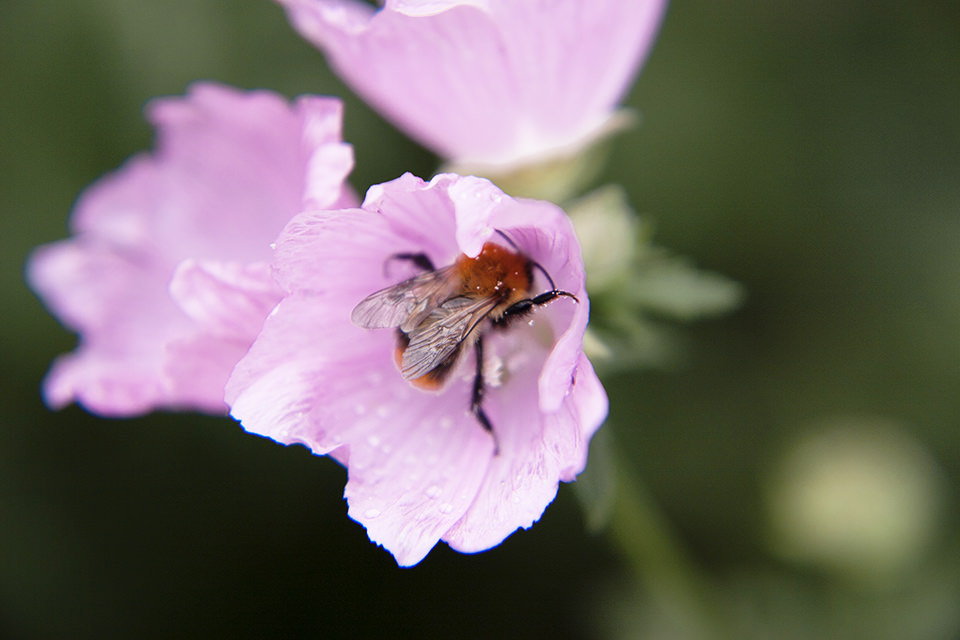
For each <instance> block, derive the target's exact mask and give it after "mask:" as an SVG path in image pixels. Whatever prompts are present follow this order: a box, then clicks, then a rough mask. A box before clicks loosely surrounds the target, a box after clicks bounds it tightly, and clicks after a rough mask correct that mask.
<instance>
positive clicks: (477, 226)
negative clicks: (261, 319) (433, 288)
mask: <svg viewBox="0 0 960 640" xmlns="http://www.w3.org/2000/svg"><path fill="white" fill-rule="evenodd" d="M507 238H509V240H507ZM488 243H492V244H495V245H498V246H499V247H501V248H502V249H505V250H506V254H505V255H513V256H514V258H516V256H518V255H521V256H526V258H528V259H530V260H533V261H536V263H538V264H539V265H540V266H542V268H543V271H542V272H541V271H540V270H539V269H533V271H532V273H533V282H532V283H531V285H530V287H529V289H530V290H529V295H531V296H536V295H538V294H541V293H544V292H546V291H548V290H550V289H551V287H550V284H549V280H548V278H547V276H546V275H545V274H544V272H545V273H546V274H549V276H550V278H551V279H552V280H553V282H555V283H556V288H558V289H562V290H564V291H567V292H569V293H572V294H574V295H575V296H576V298H577V300H578V301H579V302H577V301H575V300H572V299H570V298H568V297H566V296H562V297H558V298H557V299H555V300H553V301H552V302H550V303H549V304H544V305H542V306H536V307H534V308H533V309H532V310H531V312H530V313H529V314H527V315H526V316H525V317H524V318H523V320H522V321H519V322H515V323H512V324H511V326H509V327H508V328H506V329H505V330H498V329H496V328H493V327H492V325H491V323H490V321H489V320H482V321H481V322H480V324H479V325H478V329H477V331H478V334H479V335H482V336H483V342H484V356H485V357H484V359H483V363H484V366H483V368H484V377H483V381H484V383H485V388H486V392H485V395H484V397H483V401H482V408H483V410H484V412H485V414H486V416H487V417H488V418H489V422H490V424H491V425H492V428H493V433H490V432H488V431H487V430H486V429H485V428H484V427H483V426H482V425H481V423H480V421H479V420H478V418H477V417H476V416H475V415H474V414H473V413H471V410H470V407H471V400H472V398H473V386H474V382H475V378H476V369H477V365H476V359H475V351H474V350H473V349H472V348H470V346H471V344H472V342H471V341H470V339H467V340H466V342H465V343H464V344H465V345H466V346H465V348H464V352H463V354H462V357H461V358H460V359H459V361H458V362H457V364H456V365H455V366H454V368H453V370H452V373H451V374H450V376H449V378H448V380H447V382H446V385H445V386H443V387H442V388H441V389H440V390H439V391H436V390H433V391H431V390H424V389H422V388H419V386H416V385H415V384H411V382H409V381H408V380H405V379H404V377H403V376H402V374H401V371H400V370H398V365H397V360H398V358H397V354H396V351H397V349H398V335H397V330H396V329H392V328H389V327H391V326H397V325H399V324H400V323H401V320H396V321H391V320H390V319H386V320H385V319H384V317H385V316H388V315H390V314H389V313H383V314H380V316H381V318H380V319H381V321H382V322H380V325H381V326H384V327H385V328H372V329H371V328H364V327H363V326H358V325H357V324H355V323H354V322H353V321H351V314H352V313H353V310H354V309H355V308H356V307H357V305H358V303H360V302H361V301H362V300H364V299H365V298H366V297H367V296H369V295H370V294H372V293H374V292H376V291H378V290H381V289H384V288H385V287H390V286H391V285H395V284H397V283H399V282H401V281H405V280H406V279H407V278H410V277H412V276H415V275H417V274H418V273H421V274H422V273H424V272H423V271H421V268H426V265H425V264H422V263H423V261H422V260H421V261H419V262H420V263H421V264H419V265H418V264H417V262H418V261H416V260H412V259H404V258H402V257H400V258H398V257H397V256H402V255H404V254H406V255H407V256H408V258H409V256H412V255H415V254H420V253H422V254H424V255H425V256H426V257H427V258H428V259H429V260H430V261H431V262H432V263H433V265H434V266H436V267H438V268H442V267H445V266H447V265H451V264H454V263H455V262H456V261H457V260H458V259H459V260H461V261H464V260H466V258H464V257H463V256H464V255H465V256H469V257H476V256H478V254H480V253H481V250H482V249H483V248H484V246H485V245H487V244H488ZM511 243H513V244H515V248H514V247H513V246H511ZM490 251H491V250H490V249H489V247H488V249H487V252H488V253H489V252H490ZM517 252H522V253H517ZM520 260H521V261H522V260H523V259H522V258H520ZM273 264H274V269H275V273H276V277H277V281H278V282H279V283H280V285H281V286H282V287H283V288H284V290H285V294H284V298H283V300H282V301H281V302H280V304H279V305H278V306H277V307H276V308H275V309H274V311H273V312H272V313H271V314H270V317H269V318H268V319H267V321H266V323H265V324H264V327H263V331H262V332H261V333H260V336H259V337H258V338H257V340H256V342H255V343H254V344H253V346H252V347H251V349H250V352H249V353H248V354H247V355H246V356H245V357H244V358H243V359H242V360H241V361H240V363H239V364H238V365H237V367H236V369H235V370H234V373H233V375H232V376H231V378H230V381H229V382H228V384H227V401H228V403H229V404H230V405H231V408H232V411H231V413H232V415H233V416H234V417H235V418H237V419H239V420H240V421H241V422H242V424H243V426H244V428H246V429H247V430H248V431H251V432H254V433H258V434H261V435H264V436H268V437H270V438H273V439H274V440H277V441H279V442H282V443H287V444H294V443H299V444H304V445H306V446H307V447H309V448H310V449H311V450H312V451H313V452H315V453H317V454H330V455H332V456H334V457H335V458H336V459H337V460H339V461H340V462H342V463H343V464H344V465H346V466H347V468H348V482H347V486H346V489H345V492H344V493H345V497H346V499H347V502H348V504H349V515H350V517H351V518H353V519H354V520H356V521H358V522H360V523H361V524H363V525H364V526H365V527H366V528H367V532H368V534H369V536H370V538H371V540H373V541H374V542H377V543H379V544H382V545H383V546H384V547H386V548H387V549H388V550H389V551H390V552H391V553H393V555H394V556H395V557H396V559H397V562H398V563H399V564H401V565H404V566H407V565H412V564H416V563H417V562H419V561H420V560H421V559H422V558H423V557H424V556H425V555H426V554H427V553H428V552H429V551H430V549H431V548H433V546H434V545H435V544H436V543H437V541H438V540H444V541H446V542H447V543H448V544H449V545H450V546H451V547H453V548H454V549H456V550H458V551H463V552H474V551H480V550H484V549H488V548H490V547H492V546H494V545H497V544H498V543H500V542H501V541H502V540H503V539H504V538H505V537H506V536H508V535H509V534H510V533H511V532H513V531H514V530H515V529H517V528H518V527H529V526H530V525H531V524H532V523H533V522H534V521H536V520H537V519H538V518H539V517H540V516H541V515H542V513H543V510H544V509H545V508H546V506H547V505H548V504H549V503H550V502H551V501H552V500H553V498H554V496H555V495H556V492H557V486H558V482H559V481H561V480H562V481H571V480H573V479H574V477H575V476H576V475H577V473H579V472H580V471H581V470H582V469H583V468H584V465H585V463H586V454H587V443H588V441H589V440H590V437H591V436H592V434H593V432H594V431H595V430H596V429H597V427H598V426H599V425H600V423H601V422H602V421H603V419H604V418H605V417H606V413H607V399H606V395H605V393H604V391H603V388H602V387H601V385H600V382H599V381H598V379H597V377H596V375H595V374H594V371H593V368H592V366H591V365H590V362H589V360H587V358H586V356H584V355H583V352H582V349H581V348H582V341H583V335H584V330H585V329H586V326H587V318H588V315H589V308H588V299H587V293H586V290H585V289H584V272H583V264H582V262H581V259H580V248H579V245H578V244H577V240H576V238H575V236H574V233H573V229H572V227H571V225H570V223H569V221H568V219H567V217H566V216H565V214H564V213H563V212H562V211H561V210H560V209H559V208H557V207H556V206H554V205H552V204H550V203H548V202H541V201H534V200H520V199H513V198H511V197H509V196H507V195H505V194H504V193H503V192H501V191H500V190H499V189H497V188H496V187H494V186H493V185H492V184H491V183H490V182H488V181H487V180H484V179H480V178H473V177H460V176H457V175H453V174H441V175H438V176H436V177H435V178H434V179H433V180H431V181H430V182H429V183H425V182H423V181H422V180H420V179H419V178H415V177H414V176H412V175H409V174H407V175H404V176H403V177H401V178H399V179H397V180H394V181H392V182H388V183H386V184H382V185H377V186H374V187H373V188H371V189H370V191H369V192H368V194H367V198H366V200H365V201H364V203H363V205H362V208H360V209H351V210H344V211H307V212H304V213H302V214H300V215H298V216H297V217H296V218H294V219H293V220H292V221H291V222H290V224H289V225H288V226H287V227H286V229H285V230H284V231H283V233H282V234H281V236H280V238H279V239H278V241H277V250H276V255H275V257H274V263H273ZM427 273H429V271H428V272H427ZM514 275H516V274H514ZM429 277H430V276H427V278H429ZM521 297H522V296H521ZM464 299H465V298H462V297H461V298H459V299H458V300H460V301H464ZM468 301H469V300H468ZM440 302H441V300H437V301H434V303H435V305H439V304H440ZM444 306H445V307H447V308H448V309H449V308H450V306H451V305H449V304H445V305H444ZM432 308H435V307H432ZM368 311H369V310H368ZM408 311H409V310H408ZM372 315H376V314H372ZM403 315H404V314H399V316H403ZM399 316H398V317H399ZM370 317H371V314H369V313H367V312H363V311H360V310H358V312H357V313H356V314H355V318H357V321H358V323H359V324H361V325H367V326H370V325H372V324H376V323H374V322H371V321H370V320H369V319H370ZM405 330H406V331H408V332H409V331H410V329H409V328H407V329H405ZM414 335H415V332H411V333H410V336H411V338H410V346H408V349H412V348H413V346H412V345H413V342H414V341H415V338H414V337H413V336H414ZM475 335H477V334H475ZM410 377H416V376H410ZM414 382H417V381H414Z"/></svg>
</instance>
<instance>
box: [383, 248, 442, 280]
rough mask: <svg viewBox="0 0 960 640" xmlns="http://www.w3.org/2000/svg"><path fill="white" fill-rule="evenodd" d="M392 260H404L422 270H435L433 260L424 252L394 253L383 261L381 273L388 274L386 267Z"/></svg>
mask: <svg viewBox="0 0 960 640" xmlns="http://www.w3.org/2000/svg"><path fill="white" fill-rule="evenodd" d="M393 260H406V261H407V262H410V263H412V264H413V266H415V267H419V268H420V270H422V271H425V272H426V271H436V268H435V267H434V266H433V261H432V260H430V257H429V256H428V255H427V254H425V253H395V254H393V255H392V256H390V257H388V258H387V259H386V260H384V262H383V275H384V276H389V275H390V274H389V273H387V267H388V265H389V264H390V262H391V261H393Z"/></svg>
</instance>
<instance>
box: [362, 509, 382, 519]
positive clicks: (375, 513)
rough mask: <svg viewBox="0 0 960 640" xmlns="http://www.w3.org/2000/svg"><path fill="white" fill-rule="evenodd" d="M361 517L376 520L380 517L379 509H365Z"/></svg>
mask: <svg viewBox="0 0 960 640" xmlns="http://www.w3.org/2000/svg"><path fill="white" fill-rule="evenodd" d="M363 515H364V517H365V518H377V517H379V516H380V509H367V510H366V511H364V512H363Z"/></svg>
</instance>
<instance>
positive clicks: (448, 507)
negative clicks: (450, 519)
mask: <svg viewBox="0 0 960 640" xmlns="http://www.w3.org/2000/svg"><path fill="white" fill-rule="evenodd" d="M451 511H453V505H452V504H450V503H449V502H444V503H443V504H442V505H440V513H450V512H451Z"/></svg>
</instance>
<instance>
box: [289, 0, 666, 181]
mask: <svg viewBox="0 0 960 640" xmlns="http://www.w3.org/2000/svg"><path fill="white" fill-rule="evenodd" d="M278 2H280V3H281V4H282V5H284V6H285V7H286V9H287V11H288V14H289V16H290V19H291V21H292V22H293V24H294V26H295V28H297V30H299V31H300V33H301V35H303V36H304V37H306V38H307V39H308V40H310V41H311V42H313V43H314V44H316V45H317V46H318V47H320V48H321V49H323V50H324V51H325V53H326V54H327V57H328V60H329V61H330V64H331V65H332V66H333V68H334V69H336V70H337V72H338V73H339V74H340V75H341V77H343V79H344V80H345V81H346V82H347V83H348V84H349V85H350V86H351V87H352V88H353V89H354V90H355V91H356V92H357V93H358V94H360V95H361V96H363V97H364V98H365V99H366V100H367V101H368V102H370V103H371V104H372V105H373V106H374V107H375V108H377V109H378V110H380V111H381V112H382V113H383V114H384V115H385V116H386V117H387V118H388V119H390V120H392V121H393V122H394V123H395V124H396V125H397V126H398V127H400V128H401V129H403V130H404V131H406V132H407V133H408V134H409V135H411V136H412V137H414V138H416V139H417V140H418V141H420V142H421V143H422V144H424V145H426V146H428V147H430V148H431V149H433V150H434V151H436V152H437V153H439V154H440V155H442V156H444V157H446V158H448V159H452V160H455V161H458V162H477V163H511V162H517V161H520V160H523V159H527V160H529V159H532V158H536V157H540V156H543V155H547V154H549V153H551V152H554V151H557V150H558V149H564V148H567V147H569V146H570V145H571V144H573V143H575V142H577V141H582V140H584V139H587V138H590V137H591V136H594V135H596V134H597V132H599V131H601V130H602V129H603V127H604V125H605V123H606V122H607V121H608V120H609V119H610V118H611V116H612V114H613V112H614V109H615V106H616V103H617V101H618V100H619V99H620V98H621V97H622V96H623V94H624V93H625V91H626V89H627V87H628V86H629V83H630V81H631V79H632V77H633V75H634V73H635V71H636V69H637V67H638V66H639V64H640V62H641V61H642V60H643V58H644V57H645V56H646V53H647V51H648V50H649V48H650V45H651V44H652V41H653V37H654V34H655V32H656V30H657V27H658V26H659V22H660V17H661V15H662V13H663V10H664V8H665V5H666V2H665V0H635V1H632V2H623V1H622V0H591V1H590V2H587V1H586V0H554V1H553V2H550V3H549V4H548V5H545V4H544V3H543V2H542V0H487V1H480V0H469V1H459V2H454V1H438V0H434V1H432V2H411V1H400V2H398V1H392V2H387V3H386V5H385V6H384V7H383V8H382V9H380V10H379V11H374V10H372V8H371V7H370V6H369V5H367V4H365V3H362V2H360V1H359V0H278Z"/></svg>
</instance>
